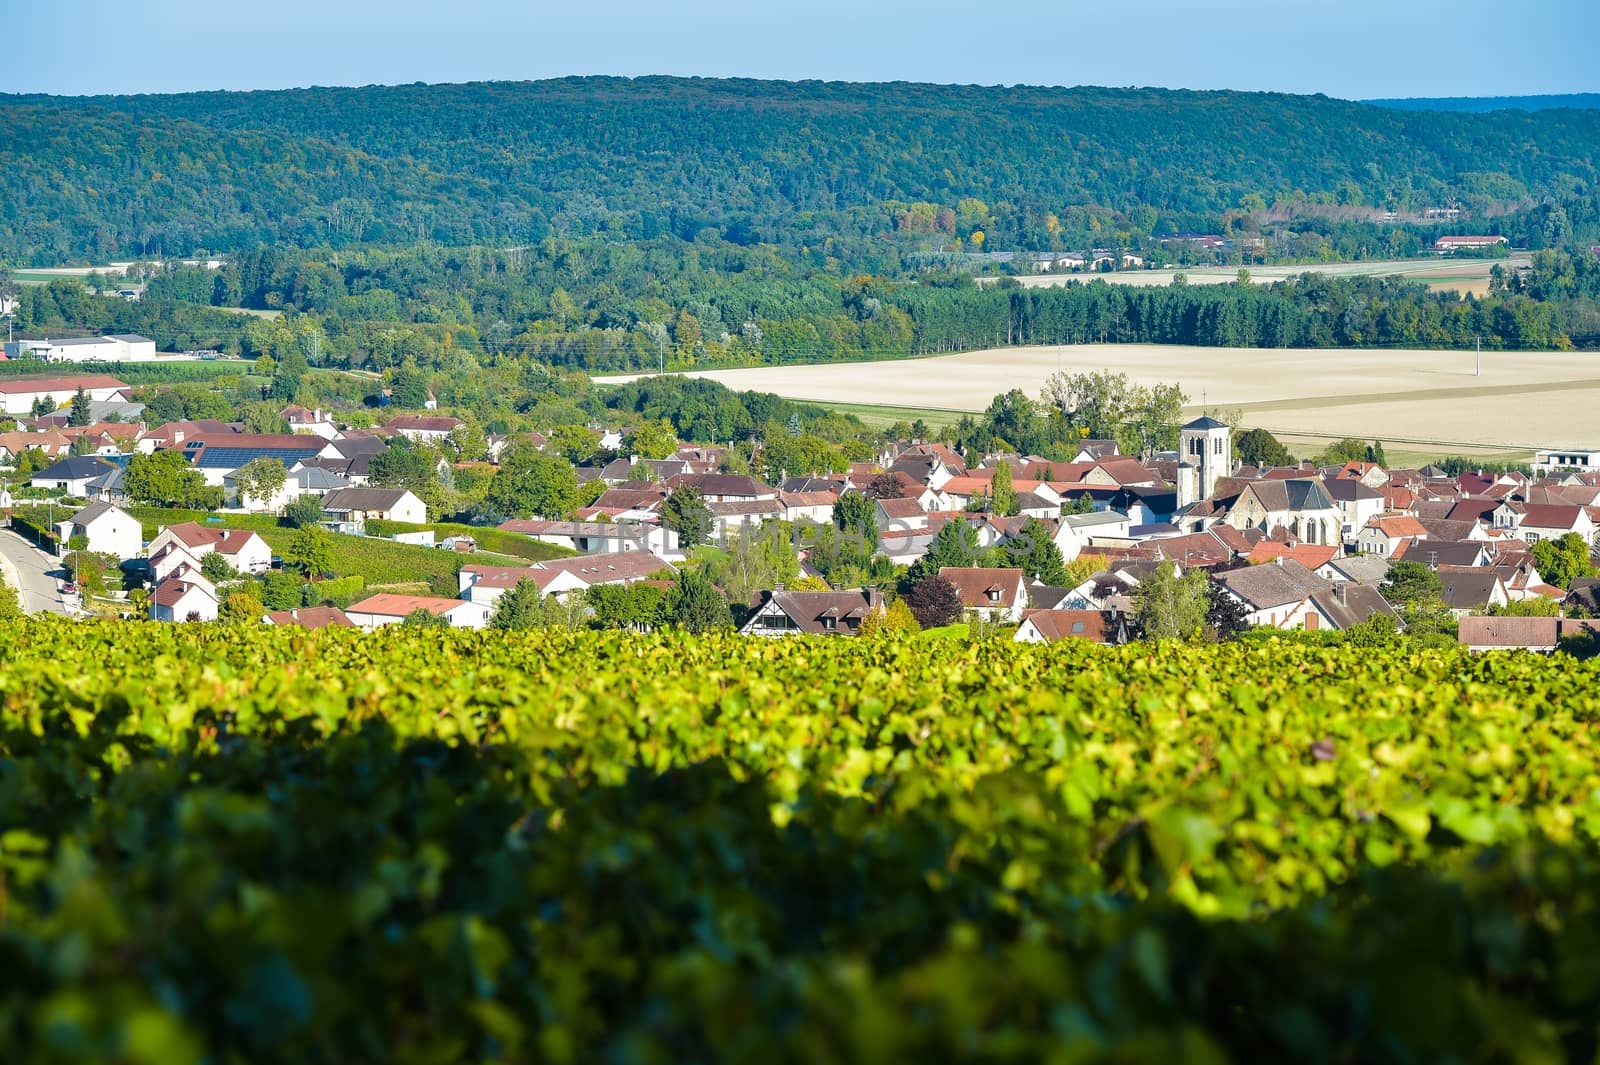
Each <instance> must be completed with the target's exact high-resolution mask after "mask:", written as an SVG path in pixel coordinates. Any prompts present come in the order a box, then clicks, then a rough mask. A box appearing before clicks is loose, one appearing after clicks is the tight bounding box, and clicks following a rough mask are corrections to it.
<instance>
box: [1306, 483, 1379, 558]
mask: <svg viewBox="0 0 1600 1065" xmlns="http://www.w3.org/2000/svg"><path fill="white" fill-rule="evenodd" d="M1322 487H1323V488H1324V489H1325V490H1326V491H1327V493H1328V498H1330V499H1332V500H1333V502H1334V505H1335V506H1337V507H1338V508H1339V515H1340V518H1341V519H1342V520H1341V522H1340V525H1339V536H1340V539H1342V540H1343V541H1344V542H1345V543H1350V542H1351V541H1353V540H1355V539H1356V538H1357V536H1358V535H1359V534H1360V532H1361V530H1362V529H1365V528H1366V527H1367V523H1368V522H1370V521H1371V520H1372V519H1373V518H1376V517H1378V516H1379V515H1380V514H1382V513H1383V511H1384V508H1385V507H1386V506H1387V505H1388V504H1387V502H1386V501H1385V500H1384V498H1383V493H1382V492H1380V491H1378V490H1377V489H1376V488H1373V487H1372V486H1370V485H1368V484H1366V483H1365V482H1363V481H1361V480H1358V479H1356V478H1353V477H1343V478H1334V479H1333V480H1324V481H1323V482H1322Z"/></svg>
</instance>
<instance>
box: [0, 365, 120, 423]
mask: <svg viewBox="0 0 1600 1065" xmlns="http://www.w3.org/2000/svg"><path fill="white" fill-rule="evenodd" d="M79 389H82V390H83V393H84V395H86V396H88V397H89V399H90V400H91V401H92V402H104V401H107V400H117V401H121V402H127V401H129V400H131V399H132V398H133V397H132V395H131V394H130V388H129V386H128V385H127V384H126V383H125V382H122V381H119V380H117V379H116V378H115V377H107V376H106V375H105V374H79V375H77V376H75V377H16V378H12V379H10V380H7V381H0V404H3V408H4V410H3V412H4V413H6V414H23V415H26V414H31V413H33V408H34V405H35V404H36V403H38V402H39V401H41V400H43V401H44V402H46V403H48V404H49V405H50V409H52V410H54V409H55V408H57V407H60V406H64V405H66V404H68V403H71V402H72V398H73V397H74V396H76V395H77V394H78V390H79Z"/></svg>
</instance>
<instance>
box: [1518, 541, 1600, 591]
mask: <svg viewBox="0 0 1600 1065" xmlns="http://www.w3.org/2000/svg"><path fill="white" fill-rule="evenodd" d="M1533 564H1534V565H1535V566H1537V567H1538V569H1539V576H1541V577H1543V578H1544V579H1545V582H1546V583H1547V584H1553V585H1555V586H1556V587H1557V588H1562V589H1566V588H1570V587H1572V582H1573V580H1574V579H1575V578H1578V577H1593V576H1594V575H1595V564H1594V558H1593V556H1592V555H1590V553H1589V545H1588V544H1587V543H1585V542H1584V539H1583V537H1582V536H1580V535H1578V534H1577V533H1567V534H1566V535H1565V536H1562V537H1560V538H1559V539H1555V540H1541V541H1539V542H1538V543H1536V544H1534V545H1533Z"/></svg>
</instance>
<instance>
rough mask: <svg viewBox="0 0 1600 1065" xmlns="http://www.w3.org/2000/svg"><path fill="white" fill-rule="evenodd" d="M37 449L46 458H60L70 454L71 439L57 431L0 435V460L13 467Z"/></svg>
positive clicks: (15, 432) (17, 431)
mask: <svg viewBox="0 0 1600 1065" xmlns="http://www.w3.org/2000/svg"><path fill="white" fill-rule="evenodd" d="M35 449H37V450H38V451H39V452H41V453H42V454H43V455H45V456H46V457H47V458H53V459H54V458H61V457H63V456H65V455H68V454H71V452H72V438H71V437H70V436H68V435H67V434H66V433H63V432H60V431H58V430H54V429H51V430H47V431H45V432H35V433H29V432H24V431H22V430H13V431H11V432H7V433H0V460H4V461H5V463H6V464H7V465H11V466H14V465H16V462H17V460H18V459H19V458H21V457H22V456H23V455H24V454H25V453H27V452H29V451H33V450H35Z"/></svg>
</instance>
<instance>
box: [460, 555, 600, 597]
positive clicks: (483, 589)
mask: <svg viewBox="0 0 1600 1065" xmlns="http://www.w3.org/2000/svg"><path fill="white" fill-rule="evenodd" d="M523 581H532V582H533V583H534V585H535V586H536V587H537V588H538V589H539V593H540V595H554V596H557V597H559V596H563V595H566V594H567V593H568V592H575V591H582V590H583V589H584V588H587V587H588V586H589V585H588V584H587V583H586V582H585V581H584V580H583V578H581V577H579V576H578V575H577V574H576V573H573V572H570V571H567V570H545V569H538V568H535V567H529V566H476V565H469V566H462V567H461V569H460V570H459V571H458V572H457V573H456V582H457V586H458V587H459V589H460V593H461V598H463V599H465V600H467V602H469V603H477V604H479V605H480V606H487V607H492V606H494V605H495V604H496V603H498V602H499V601H500V597H501V596H503V595H505V594H506V593H507V592H509V591H511V589H513V588H515V587H516V586H517V585H519V584H521V583H522V582H523Z"/></svg>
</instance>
